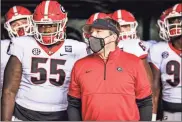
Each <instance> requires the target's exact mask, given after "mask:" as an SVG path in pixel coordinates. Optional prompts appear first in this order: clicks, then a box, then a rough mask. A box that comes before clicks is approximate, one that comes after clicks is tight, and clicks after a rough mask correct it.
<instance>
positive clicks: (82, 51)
mask: <svg viewBox="0 0 182 122" xmlns="http://www.w3.org/2000/svg"><path fill="white" fill-rule="evenodd" d="M78 46H79V47H78V48H79V49H78V52H77V59H81V58H84V57H86V56H87V55H89V48H87V45H86V44H85V43H83V42H79V45H78Z"/></svg>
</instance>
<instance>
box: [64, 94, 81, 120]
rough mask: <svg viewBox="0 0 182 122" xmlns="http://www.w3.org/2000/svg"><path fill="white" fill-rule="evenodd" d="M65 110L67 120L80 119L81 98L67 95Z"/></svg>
mask: <svg viewBox="0 0 182 122" xmlns="http://www.w3.org/2000/svg"><path fill="white" fill-rule="evenodd" d="M67 112H68V120H69V121H81V120H82V117H81V99H78V98H74V97H72V96H70V95H68V108H67Z"/></svg>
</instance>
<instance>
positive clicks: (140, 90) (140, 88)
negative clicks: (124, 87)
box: [135, 60, 152, 99]
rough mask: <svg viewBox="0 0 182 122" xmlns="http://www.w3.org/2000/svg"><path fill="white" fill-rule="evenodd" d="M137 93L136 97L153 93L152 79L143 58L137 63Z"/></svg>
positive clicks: (139, 97)
mask: <svg viewBox="0 0 182 122" xmlns="http://www.w3.org/2000/svg"><path fill="white" fill-rule="evenodd" d="M135 94H136V99H143V98H145V97H148V96H150V95H151V94H152V92H151V85H150V81H149V79H148V76H147V72H146V70H145V68H144V65H143V62H142V60H139V61H138V63H137V64H136V82H135Z"/></svg>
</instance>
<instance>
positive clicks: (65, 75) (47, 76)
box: [9, 37, 87, 112]
mask: <svg viewBox="0 0 182 122" xmlns="http://www.w3.org/2000/svg"><path fill="white" fill-rule="evenodd" d="M12 42H13V43H12V44H11V47H10V51H9V53H10V54H11V55H15V56H16V57H17V58H18V59H19V60H20V62H21V63H22V70H23V71H22V79H21V83H20V88H19V90H18V93H17V96H16V103H17V104H19V105H21V106H22V107H25V108H27V109H29V110H34V111H42V112H55V111H63V110H66V109H67V105H68V102H67V92H68V87H69V82H70V74H71V70H72V67H73V65H74V63H75V62H76V61H77V60H78V59H80V58H82V57H85V56H86V55H87V52H86V47H87V46H86V44H85V43H83V42H78V41H76V40H72V39H66V40H65V41H64V42H63V44H62V45H57V46H55V47H53V48H52V52H55V53H51V52H49V53H48V49H47V48H45V46H43V45H40V44H38V42H37V41H36V40H35V39H34V38H33V37H19V38H15V39H12ZM46 52H47V53H46Z"/></svg>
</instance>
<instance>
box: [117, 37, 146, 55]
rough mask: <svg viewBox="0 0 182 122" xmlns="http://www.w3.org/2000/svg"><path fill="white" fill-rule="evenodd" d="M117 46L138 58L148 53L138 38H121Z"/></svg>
mask: <svg viewBox="0 0 182 122" xmlns="http://www.w3.org/2000/svg"><path fill="white" fill-rule="evenodd" d="M118 47H119V48H120V49H122V50H123V51H125V52H127V53H130V54H133V55H135V56H137V57H139V58H146V57H147V55H148V52H147V50H146V47H145V45H144V44H143V42H142V41H141V40H139V39H129V40H121V41H119V43H118Z"/></svg>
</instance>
